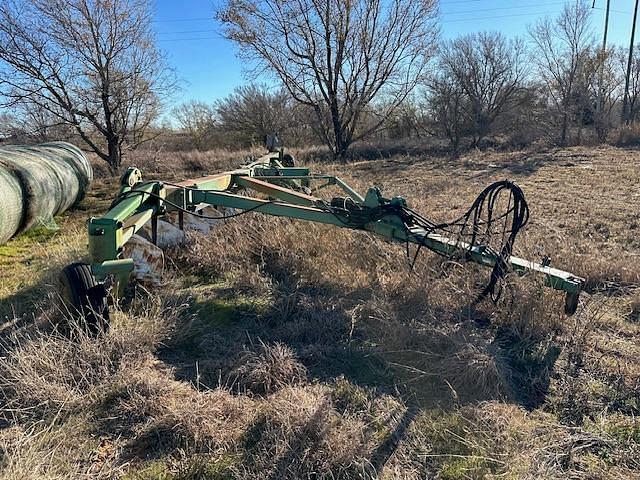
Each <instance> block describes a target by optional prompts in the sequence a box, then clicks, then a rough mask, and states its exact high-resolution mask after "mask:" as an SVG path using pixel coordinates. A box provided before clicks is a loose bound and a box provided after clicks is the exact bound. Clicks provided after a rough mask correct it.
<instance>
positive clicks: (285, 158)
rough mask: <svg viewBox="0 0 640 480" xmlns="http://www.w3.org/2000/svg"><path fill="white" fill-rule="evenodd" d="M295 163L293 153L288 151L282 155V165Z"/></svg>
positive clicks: (293, 164)
mask: <svg viewBox="0 0 640 480" xmlns="http://www.w3.org/2000/svg"><path fill="white" fill-rule="evenodd" d="M295 165H296V160H295V158H293V155H291V154H289V153H285V154H284V155H283V156H282V166H283V167H295Z"/></svg>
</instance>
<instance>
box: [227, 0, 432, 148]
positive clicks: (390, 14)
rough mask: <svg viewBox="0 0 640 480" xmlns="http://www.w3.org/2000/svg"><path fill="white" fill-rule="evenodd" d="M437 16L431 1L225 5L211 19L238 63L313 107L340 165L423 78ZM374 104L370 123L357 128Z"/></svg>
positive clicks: (232, 1) (283, 0)
mask: <svg viewBox="0 0 640 480" xmlns="http://www.w3.org/2000/svg"><path fill="white" fill-rule="evenodd" d="M436 10H437V8H436V0H349V1H345V0H226V2H225V5H224V8H223V9H222V10H221V11H220V12H219V13H218V18H219V19H220V20H221V22H222V23H223V25H224V29H225V30H224V32H225V35H226V37H227V38H229V39H231V40H233V41H234V42H236V43H238V44H239V45H240V48H241V53H242V55H243V56H244V57H245V58H247V59H249V60H250V61H257V62H258V65H260V66H262V67H265V68H267V69H268V70H270V71H271V72H272V73H273V74H275V76H276V77H277V78H279V79H280V80H281V81H282V83H283V84H284V86H285V87H286V89H287V90H288V91H289V92H290V94H291V95H292V96H293V98H295V99H296V100H297V101H298V102H300V103H302V104H305V105H308V106H309V107H311V108H312V109H313V111H314V113H315V116H316V118H317V120H318V123H319V124H320V125H322V126H323V127H324V128H323V129H322V131H321V134H322V136H323V139H324V141H325V142H326V144H327V145H328V146H329V148H330V149H331V152H332V153H333V155H334V157H336V158H342V159H344V158H345V156H346V153H347V149H348V148H349V145H350V144H351V143H353V142H354V141H356V140H357V139H360V138H362V137H364V136H366V135H367V134H369V133H371V132H372V131H375V130H376V129H377V128H379V127H380V126H381V125H382V124H383V122H384V121H385V120H386V118H388V116H389V115H390V114H391V112H393V110H394V109H395V108H396V107H397V106H398V105H400V104H401V103H402V101H403V100H404V99H405V98H406V96H407V95H408V94H409V93H410V92H411V91H412V90H413V89H414V88H415V87H416V86H417V85H419V84H420V83H421V82H422V81H423V80H424V75H425V73H426V67H427V63H428V60H429V59H430V56H431V55H432V52H433V50H434V42H435V38H436V35H437V28H436V27H435V23H434V18H435V15H436ZM378 99H380V100H383V99H384V102H381V104H383V105H384V108H377V109H375V112H376V116H377V121H376V122H373V123H371V122H370V123H369V124H368V125H367V126H366V127H364V128H362V124H361V120H362V118H363V116H364V115H366V114H369V113H372V112H368V111H367V109H369V107H370V106H371V104H372V102H374V101H375V100H378Z"/></svg>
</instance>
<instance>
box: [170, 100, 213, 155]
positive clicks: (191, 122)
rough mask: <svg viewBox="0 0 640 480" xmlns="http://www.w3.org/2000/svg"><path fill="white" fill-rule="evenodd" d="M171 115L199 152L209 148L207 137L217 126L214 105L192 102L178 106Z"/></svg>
mask: <svg viewBox="0 0 640 480" xmlns="http://www.w3.org/2000/svg"><path fill="white" fill-rule="evenodd" d="M171 113H172V115H173V117H174V118H175V119H176V121H177V122H178V125H179V126H180V128H182V130H183V131H184V132H185V133H186V134H187V135H188V136H189V139H190V140H191V141H192V142H193V143H194V145H195V147H196V149H197V150H203V149H204V148H206V147H207V146H208V145H207V144H206V140H207V137H208V136H210V135H211V134H212V133H213V130H214V128H215V124H216V111H215V108H214V107H213V105H208V104H206V103H204V102H199V101H196V100H192V101H190V102H185V103H182V104H180V105H178V106H177V107H175V108H174V109H173V110H172V111H171Z"/></svg>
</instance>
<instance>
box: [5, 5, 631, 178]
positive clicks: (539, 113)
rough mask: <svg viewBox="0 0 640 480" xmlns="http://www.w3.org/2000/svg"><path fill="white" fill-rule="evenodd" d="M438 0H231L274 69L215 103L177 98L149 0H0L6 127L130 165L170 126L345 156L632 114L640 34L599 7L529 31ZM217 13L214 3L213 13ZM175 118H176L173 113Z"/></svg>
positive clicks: (606, 134) (581, 135)
mask: <svg viewBox="0 0 640 480" xmlns="http://www.w3.org/2000/svg"><path fill="white" fill-rule="evenodd" d="M437 7H438V5H437V1H436V0H350V1H343V0H294V1H292V0H258V1H256V0H252V1H247V0H226V1H225V2H223V3H222V6H221V7H220V9H219V10H218V11H217V12H215V17H216V20H217V22H218V24H219V25H220V28H221V31H222V33H223V34H224V36H225V37H226V38H228V39H229V40H230V41H231V42H233V43H235V44H236V45H237V46H238V50H239V53H240V56H241V58H242V59H244V60H246V61H247V64H248V65H254V66H255V68H256V71H257V72H258V71H259V72H268V73H269V74H270V82H269V84H268V85H266V84H248V85H244V86H239V87H238V88H236V89H235V91H234V92H233V93H232V94H230V95H229V96H228V97H226V98H223V99H220V100H218V101H217V102H215V103H213V104H206V103H203V102H197V101H187V102H184V103H180V104H178V105H177V106H174V107H173V108H167V106H168V105H169V104H170V103H172V102H173V101H175V98H173V99H172V98H170V95H169V92H173V91H176V87H177V84H178V82H177V78H176V75H175V73H174V72H173V71H172V69H171V68H170V66H169V65H168V64H167V62H166V60H165V58H164V56H163V54H162V52H161V51H160V50H159V49H158V47H157V45H156V42H155V39H154V35H153V29H152V26H151V18H152V10H151V3H150V0H6V1H5V2H3V3H2V5H0V102H1V103H2V107H3V109H2V110H0V136H2V135H4V136H5V137H12V138H16V137H20V136H22V137H28V138H33V139H50V138H55V137H61V136H64V135H73V136H75V137H77V138H79V139H80V141H81V142H83V143H84V145H85V147H86V148H87V149H89V150H91V151H93V152H95V153H96V154H97V155H98V156H99V157H101V158H102V159H104V160H105V161H107V162H108V163H109V166H110V167H111V169H112V170H113V171H114V172H116V171H117V170H118V169H119V168H120V166H121V163H122V158H123V156H124V155H125V154H126V152H127V151H129V150H131V149H135V148H143V146H144V144H145V142H149V141H151V140H153V139H154V137H156V136H158V135H160V134H161V133H165V134H166V133H167V132H169V133H171V134H174V135H176V136H180V137H181V138H184V139H186V144H187V145H188V146H189V147H192V148H197V149H199V150H206V149H211V148H215V147H225V148H246V147H248V146H252V145H255V144H258V143H260V142H262V139H263V138H264V137H265V136H266V135H268V134H272V133H278V134H279V136H280V138H281V139H282V140H283V141H284V142H285V143H286V144H288V145H308V144H324V145H326V146H327V148H328V149H329V151H330V152H331V154H332V155H333V157H334V158H335V159H342V160H345V159H347V158H348V157H349V147H350V146H351V145H352V144H353V143H354V142H358V141H360V140H366V139H372V138H374V139H388V140H397V141H402V140H406V139H416V140H418V141H429V142H440V143H442V144H443V145H444V144H446V145H448V148H449V149H450V150H451V151H452V152H458V151H459V150H460V149H463V148H482V147H483V146H485V145H489V144H491V143H495V142H500V143H506V144H511V145H514V146H525V145H528V144H530V143H532V142H536V141H540V140H543V141H546V142H550V143H555V144H560V145H568V144H576V143H581V142H585V141H589V142H595V141H598V142H605V141H607V140H609V139H611V136H612V131H613V130H614V129H618V130H619V129H620V127H621V126H624V125H629V124H634V123H635V122H636V120H637V117H638V109H639V108H640V105H639V104H638V101H637V99H638V95H639V94H640V48H637V49H635V52H634V55H633V57H632V59H631V70H630V78H629V91H628V102H627V105H628V108H626V110H625V111H624V112H623V106H622V104H623V101H622V100H623V97H624V84H625V73H626V66H627V55H628V50H627V49H625V48H622V47H618V46H613V47H609V48H608V49H607V50H606V51H603V50H602V48H601V47H600V46H599V45H598V44H597V43H596V38H595V35H594V30H593V25H592V19H591V15H592V13H591V12H592V10H591V8H590V5H589V4H588V3H587V2H586V1H583V0H569V1H568V2H567V3H566V4H565V6H564V8H563V10H562V11H561V13H560V14H559V15H557V16H556V17H548V18H544V19H540V20H539V21H537V22H536V23H534V24H533V25H531V26H530V27H529V28H528V31H527V32H526V34H524V35H522V36H521V37H519V38H508V37H506V36H504V35H503V34H501V33H499V32H478V33H473V34H468V35H463V36H460V37H458V38H454V39H450V40H447V39H444V38H443V36H442V34H441V32H440V28H439V23H438V8H437ZM212 17H213V15H212ZM161 119H164V125H162V122H161Z"/></svg>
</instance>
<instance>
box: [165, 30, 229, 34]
mask: <svg viewBox="0 0 640 480" xmlns="http://www.w3.org/2000/svg"><path fill="white" fill-rule="evenodd" d="M217 31H218V30H211V29H209V30H181V31H177V32H156V34H158V35H174V34H175V35H177V34H179V33H210V32H217Z"/></svg>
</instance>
